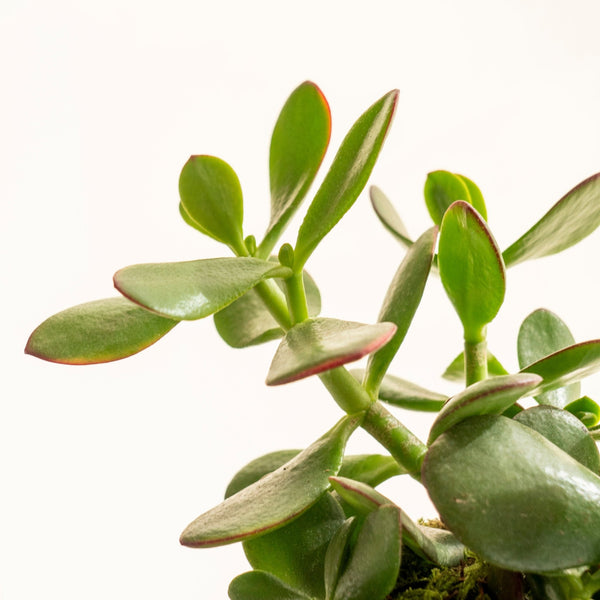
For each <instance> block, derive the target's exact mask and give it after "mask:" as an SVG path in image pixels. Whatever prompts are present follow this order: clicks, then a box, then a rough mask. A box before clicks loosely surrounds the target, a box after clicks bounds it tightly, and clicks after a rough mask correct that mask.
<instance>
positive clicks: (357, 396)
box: [319, 367, 371, 415]
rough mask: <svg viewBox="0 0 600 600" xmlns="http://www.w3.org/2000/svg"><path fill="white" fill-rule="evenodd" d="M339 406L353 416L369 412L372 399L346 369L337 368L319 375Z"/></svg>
mask: <svg viewBox="0 0 600 600" xmlns="http://www.w3.org/2000/svg"><path fill="white" fill-rule="evenodd" d="M319 379H320V380H321V381H322V382H323V385H324V386H325V387H326V388H327V390H328V391H329V393H330V394H331V395H332V396H333V399H334V400H335V401H336V402H337V403H338V406H339V407H340V408H341V409H342V410H343V411H345V412H346V413H348V414H349V415H353V414H355V413H358V412H362V411H365V410H368V409H369V407H370V406H371V398H370V397H369V394H367V392H366V391H365V389H364V388H363V387H362V385H360V383H359V382H358V381H357V380H356V379H354V377H352V375H350V373H349V372H348V371H347V370H346V369H345V368H344V367H337V368H336V369H331V370H329V371H325V372H324V373H321V374H320V375H319Z"/></svg>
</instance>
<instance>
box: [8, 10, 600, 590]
mask: <svg viewBox="0 0 600 600" xmlns="http://www.w3.org/2000/svg"><path fill="white" fill-rule="evenodd" d="M599 19H600V4H598V3H597V2H596V1H595V0H569V2H566V1H561V0H557V1H552V2H544V1H541V0H540V1H535V0H509V1H505V2H482V1H481V0H474V1H468V0H456V1H454V2H445V1H443V0H437V1H432V0H424V1H422V2H405V1H402V0H396V1H384V0H371V1H370V2H354V1H349V0H345V1H344V2H341V1H332V2H327V1H325V0H320V1H315V0H305V1H304V2H298V3H291V2H282V1H279V2H275V1H272V2H269V1H265V0H254V1H253V2H242V1H230V2H228V1H221V2H219V3H216V2H207V1H205V0H194V1H183V0H173V1H171V2H169V3H168V4H167V3H159V2H152V1H148V0H146V1H144V2H142V1H127V0H125V1H123V0H119V1H116V0H105V1H104V2H91V1H85V0H84V1H75V0H72V1H71V2H69V1H67V0H53V1H52V2H47V1H45V0H30V1H27V0H0V56H1V57H2V58H0V61H1V65H2V68H1V73H2V84H1V86H2V87H1V92H0V107H1V110H0V165H1V167H0V168H1V177H0V198H1V207H2V211H1V215H2V219H1V221H0V223H1V225H0V226H1V228H2V234H1V236H0V249H1V260H2V309H3V326H2V335H1V340H2V341H1V352H2V355H1V356H2V378H1V382H2V390H3V393H2V399H1V412H0V483H1V491H0V599H1V600H37V599H38V598H50V599H57V600H58V599H60V600H81V599H83V598H85V599H86V600H101V599H102V600H104V599H106V598H111V599H115V600H125V599H127V600H130V599H132V598H144V599H145V600H159V599H161V600H162V599H165V598H169V599H178V600H186V599H189V600H191V599H196V600H199V599H203V600H204V599H218V598H226V589H227V585H228V582H229V580H230V579H231V578H233V576H235V575H236V574H238V573H241V572H242V571H244V570H246V569H247V566H246V563H245V559H244V557H243V552H242V550H241V548H240V547H239V546H231V547H225V548H219V549H214V550H190V549H187V548H183V547H181V546H180V545H179V543H178V537H179V534H180V532H181V531H182V529H183V528H184V527H185V525H187V523H188V522H189V521H191V520H192V519H193V518H195V517H196V516H197V515H199V514H200V513H201V512H203V511H205V510H207V509H208V508H210V507H212V506H213V505H215V504H217V503H218V502H219V501H220V499H221V498H222V494H223V490H224V488H225V486H226V484H227V482H228V481H229V479H230V477H231V476H232V475H233V473H235V471H236V470H237V469H238V468H240V467H241V466H242V465H244V464H245V463H246V462H248V461H249V460H250V459H252V458H255V457H256V456H259V455H261V454H263V453H266V452H269V451H272V450H275V449H280V448H293V447H304V446H306V445H308V444H310V443H311V442H312V441H313V440H314V439H316V438H317V437H319V436H320V435H321V434H322V433H323V432H324V431H325V430H326V429H328V428H329V427H331V426H332V425H333V424H334V423H335V422H336V421H337V419H339V418H340V416H341V412H340V410H339V409H338V408H337V406H336V405H335V404H334V403H333V402H332V401H331V400H330V399H329V397H328V395H327V393H326V392H325V390H324V388H322V386H321V385H320V383H319V381H318V380H316V379H314V380H311V379H308V380H305V381H302V382H298V383H295V384H292V385H289V386H285V387H281V388H275V389H268V388H266V387H265V385H264V379H265V376H266V372H267V369H268V365H269V363H270V360H271V356H272V354H273V352H274V350H275V347H276V346H275V344H274V343H271V344H267V345H265V346H260V347H256V348H250V349H246V350H233V349H231V348H229V347H227V346H226V345H225V344H224V343H223V342H222V341H221V340H220V338H219V337H218V335H217V334H216V332H215V330H214V326H213V324H212V320H211V319H210V318H209V319H206V320H204V321H196V322H192V323H182V324H181V325H179V326H177V327H176V328H175V329H174V330H173V331H172V332H171V333H170V334H169V335H167V336H166V337H165V338H164V339H162V340H161V341H160V342H159V343H157V344H156V345H155V346H152V347H151V348H149V349H148V350H146V351H144V352H143V353H141V354H138V355H136V356H134V357H132V358H129V359H127V360H124V361H119V362H116V363H112V364H107V365H98V366H91V367H66V366H62V365H55V364H50V363H45V362H43V361H40V360H37V359H34V358H32V357H29V356H24V355H23V347H24V345H25V342H26V340H27V337H28V335H29V333H30V332H31V331H32V330H33V329H34V328H35V327H36V326H37V325H38V324H39V323H40V322H41V321H42V320H44V319H45V318H46V317H48V316H49V315H51V314H53V313H55V312H58V311H59V310H62V309H64V308H67V307H69V306H72V305H75V304H78V303H81V302H85V301H88V300H92V299H97V298H104V297H109V296H112V295H114V294H116V292H115V291H114V290H113V288H112V279H111V278H112V274H113V272H114V271H116V270H117V269H118V268H120V267H122V266H125V265H129V264H135V263H140V262H155V261H173V260H191V259H195V258H204V257H210V256H220V255H222V253H223V248H221V247H220V246H219V245H218V244H217V243H216V242H214V241H212V240H210V239H208V238H204V237H203V236H202V235H201V234H199V233H197V232H196V231H194V230H192V229H191V228H189V227H188V226H186V225H185V224H184V223H183V222H182V221H181V219H180V217H179V215H178V210H177V205H178V192H177V181H178V176H179V171H180V169H181V167H182V165H183V164H184V162H185V161H186V160H187V158H188V156H189V155H190V154H214V155H216V156H219V157H221V158H223V159H225V160H226V161H227V162H229V163H230V164H231V165H232V166H233V168H234V169H235V170H236V171H237V173H238V175H239V177H240V180H241V182H242V187H243V190H244V195H245V232H246V233H254V234H255V235H256V236H257V237H259V238H260V236H261V235H262V233H263V232H264V228H265V226H266V223H267V220H268V214H269V190H268V172H267V164H268V148H269V139H270V135H271V131H272V127H273V124H274V122H275V119H276V117H277V114H278V111H279V110H280V108H281V106H282V105H283V103H284V102H285V100H286V98H287V96H288V94H289V93H290V92H291V91H292V90H293V89H294V88H295V87H296V86H297V85H298V84H300V83H301V82H302V81H304V80H306V79H310V80H313V81H315V82H316V83H317V84H318V85H319V86H320V87H321V89H322V90H323V92H324V94H325V95H326V97H327V98H328V100H329V102H330V105H331V110H332V115H333V133H332V141H331V146H330V152H329V153H328V156H327V158H326V160H325V165H324V169H326V167H327V166H328V164H329V163H330V161H331V158H332V156H333V155H334V153H335V150H336V148H337V146H338V145H339V143H340V141H341V140H342V138H343V136H344V134H345V133H346V131H347V130H348V129H349V127H350V126H351V125H352V123H353V122H354V120H355V119H356V118H357V117H358V116H359V115H360V114H361V113H362V112H363V111H364V110H365V109H366V108H367V107H368V106H370V105H371V104H372V103H373V102H375V101H376V100H377V99H378V98H380V97H381V96H382V95H383V94H385V93H386V92H388V91H389V90H390V89H393V88H399V89H400V91H401V93H400V100H399V105H398V109H397V113H396V116H395V120H394V123H393V125H392V128H391V131H390V133H389V136H388V139H387V141H386V144H385V146H384V149H383V151H382V154H381V157H380V160H379V162H378V164H377V166H376V168H375V170H374V172H373V175H372V178H371V181H372V182H373V183H376V184H377V185H378V186H379V187H381V188H382V189H383V190H384V191H385V193H386V194H387V195H388V196H389V197H390V199H391V200H392V202H393V203H394V205H395V207H396V208H397V210H398V211H399V213H400V214H401V215H402V217H403V219H404V220H405V223H406V225H407V227H408V229H409V231H410V232H411V234H412V235H414V236H416V235H418V234H420V233H421V232H422V231H424V230H425V229H426V228H428V227H429V226H430V221H429V216H428V214H427V211H426V209H425V207H424V204H423V199H422V198H423V195H422V189H423V184H424V181H425V177H426V174H427V173H428V172H429V171H432V170H436V169H448V170H451V171H454V172H458V173H462V174H465V175H467V176H468V177H470V178H471V179H473V180H474V181H475V182H476V183H477V184H478V185H479V186H480V188H481V189H482V191H483V193H484V195H485V198H486V201H487V205H488V212H489V223H490V226H491V228H492V230H493V232H494V235H495V237H496V239H497V241H498V244H499V245H500V246H501V247H502V248H505V247H506V246H507V245H508V244H510V243H511V242H513V241H514V240H515V239H517V238H518V237H519V236H520V235H521V234H522V233H524V231H525V230H526V229H528V228H529V227H530V226H531V225H532V224H533V223H534V222H535V221H536V220H537V219H539V218H540V217H541V216H542V214H544V212H545V211H546V210H548V209H549V208H550V206H552V204H554V203H555V202H556V201H557V200H558V199H559V198H560V197H561V196H562V195H563V194H564V193H566V192H567V191H568V190H569V189H571V188H572V187H573V186H574V185H575V184H577V183H578V182H579V181H581V180H582V179H584V178H586V177H588V176H589V175H592V174H593V173H595V172H597V171H600V116H599V107H600V37H599V36H598V20H599ZM321 178H322V175H321V176H320V177H319V179H318V181H319V180H320V179H321ZM318 181H317V184H318ZM315 189H316V188H315ZM301 212H302V211H301ZM300 220H301V215H299V218H298V219H296V220H295V221H294V222H293V223H292V225H291V227H290V229H289V230H288V231H287V232H286V234H285V236H284V241H290V242H292V243H293V242H294V240H295V232H296V230H297V227H298V224H299V222H300ZM599 250H600V233H598V232H597V233H596V234H593V235H592V236H591V237H590V238H588V239H587V240H585V241H584V242H583V243H581V244H579V245H578V246H577V247H576V248H573V249H571V250H569V251H567V252H565V253H564V255H561V256H556V257H549V258H545V259H542V260H538V261H535V262H531V263H527V264H523V265H520V266H517V267H515V268H514V269H511V270H510V272H509V277H508V286H507V297H506V302H505V305H504V306H503V308H502V309H501V311H500V314H499V315H498V318H497V320H496V321H495V322H494V323H493V324H492V325H491V326H490V327H489V345H490V348H491V349H492V351H493V352H494V353H495V354H496V355H497V356H498V357H499V358H500V359H501V360H502V361H503V362H504V364H505V366H506V367H507V368H509V370H513V371H514V370H515V369H517V361H516V352H515V342H516V336H517V331H518V327H519V324H520V322H521V321H522V320H523V318H524V317H525V316H526V315H527V314H528V313H529V312H531V311H532V310H534V309H535V308H538V307H541V306H543V307H546V308H549V309H551V310H553V311H554V312H556V313H558V314H559V315H560V316H561V317H562V318H563V319H564V320H565V321H566V322H567V324H568V325H569V326H570V328H571V330H572V331H573V333H574V335H575V337H576V339H577V340H579V341H583V340H584V339H588V338H594V337H600V315H599V313H598V299H599V292H600V284H599V283H598V266H597V265H598V252H599ZM402 256H403V250H402V248H401V247H400V246H399V245H398V244H397V243H396V241H395V240H394V239H393V238H392V237H391V236H390V235H389V234H388V233H387V232H386V231H385V230H384V229H383V228H382V227H381V226H380V224H379V223H378V221H377V219H376V217H375V216H374V214H373V213H372V210H371V208H370V205H369V201H368V197H367V194H366V193H363V194H362V195H361V196H360V198H359V199H358V201H357V203H356V205H355V206H354V207H353V208H352V210H351V211H350V213H348V215H347V216H346V217H345V218H344V219H343V221H342V222H341V223H340V224H339V225H338V226H337V227H336V228H335V229H334V230H333V232H332V233H331V234H330V235H329V236H328V238H327V239H326V241H325V242H324V243H323V244H322V245H321V246H320V247H319V248H318V250H317V251H316V252H315V253H314V255H313V257H312V258H311V260H310V261H309V263H308V268H309V270H310V271H311V273H312V275H313V277H314V278H315V279H316V280H317V282H318V284H319V286H320V288H321V292H322V295H323V311H322V314H323V315H324V316H329V317H338V318H343V319H349V320H354V321H361V322H366V323H369V322H374V321H375V320H376V318H377V314H378V312H379V307H380V303H381V300H382V298H383V294H384V293H385V290H386V288H387V285H388V283H389V281H390V280H391V278H392V276H393V273H394V271H395V270H396V268H397V266H398V264H399V262H400V260H401V259H402ZM460 348H461V330H460V327H459V323H458V319H457V318H456V316H455V315H454V314H453V311H452V309H451V307H450V305H449V303H448V301H447V299H446V298H445V296H444V293H443V290H442V289H441V285H440V283H439V280H436V279H433V280H432V281H431V282H430V283H429V284H428V286H427V289H426V292H425V297H424V300H423V303H422V306H421V308H420V310H419V313H418V316H417V317H416V318H415V320H414V323H413V326H412V327H411V330H410V332H409V334H408V336H407V338H406V341H405V344H404V345H403V347H402V348H401V350H400V352H399V353H398V356H397V358H396V360H395V361H394V363H393V365H392V368H391V371H392V372H393V373H395V374H397V375H400V376H402V377H405V378H408V379H411V380H413V381H415V382H417V383H420V384H421V385H425V386H427V387H429V388H432V389H435V390H438V391H441V392H444V393H447V394H449V395H450V394H452V393H454V392H455V391H456V390H457V388H456V386H455V385H453V384H450V383H448V382H445V381H444V380H442V379H441V378H440V376H439V375H440V373H441V372H442V371H443V370H444V368H445V367H446V365H447V364H448V362H449V361H450V360H451V359H452V358H454V356H455V355H456V354H457V353H458V352H459V350H460ZM584 391H585V392H586V393H587V394H588V395H590V396H591V397H595V398H596V399H600V378H598V377H596V378H593V377H592V378H590V379H589V380H587V381H586V382H584ZM395 412H396V413H397V414H398V416H399V418H401V419H402V420H403V421H404V422H405V423H406V424H408V425H409V426H410V427H411V428H413V429H414V430H415V431H416V432H417V433H418V434H419V435H420V436H422V437H425V436H426V432H427V426H428V423H430V422H431V417H429V416H419V415H413V414H409V413H403V412H402V411H399V410H398V411H395ZM350 450H351V451H353V452H354V451H358V452H363V451H378V450H379V448H378V446H377V444H376V443H375V442H373V441H371V440H370V439H369V438H368V436H366V434H363V433H360V432H359V433H357V434H356V435H355V436H354V438H353V439H352V440H351V444H350ZM382 489H383V490H384V492H385V493H386V494H388V495H389V496H391V497H392V498H393V499H394V500H395V501H396V502H397V503H398V504H399V505H400V506H402V507H404V508H405V509H406V510H407V511H408V513H409V514H411V515H412V516H413V517H415V518H417V517H419V516H421V515H422V516H432V515H434V514H435V511H434V509H433V508H432V507H431V506H430V504H429V503H428V500H427V497H426V494H424V493H423V492H422V491H421V490H420V489H419V486H418V485H416V484H414V483H412V482H411V481H407V479H406V478H398V479H397V480H394V481H391V482H389V483H386V484H385V485H384V486H383V488H382ZM499 518H502V516H499Z"/></svg>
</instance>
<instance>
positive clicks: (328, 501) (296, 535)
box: [244, 493, 345, 598]
mask: <svg viewBox="0 0 600 600" xmlns="http://www.w3.org/2000/svg"><path fill="white" fill-rule="evenodd" d="M344 520H345V517H344V511H343V510H342V507H341V506H340V505H339V503H338V502H337V501H336V500H335V499H334V498H333V496H332V495H331V494H328V493H327V494H325V495H324V496H323V497H322V498H321V499H320V500H319V501H318V502H317V503H316V504H315V505H314V506H311V507H310V508H309V509H308V510H307V511H306V512H305V513H303V514H302V515H300V516H299V517H298V518H297V519H295V520H294V521H292V522H291V523H289V524H287V525H285V526H284V527H280V528H279V529H277V530H276V531H273V532H271V533H267V534H266V535H261V536H260V537H257V538H254V539H251V540H247V541H245V542H244V552H245V554H246V558H247V559H248V562H249V563H250V564H251V565H252V567H253V568H254V569H258V570H262V571H267V572H269V573H271V574H273V575H275V576H276V577H278V578H279V579H280V580H281V581H283V582H284V583H286V584H287V585H289V586H290V587H292V588H294V589H295V590H299V591H301V592H303V593H305V594H306V595H308V596H309V597H311V598H322V597H323V596H324V595H325V570H324V564H325V553H326V551H327V546H328V544H329V541H330V540H331V538H332V537H333V535H334V534H335V532H336V531H337V530H338V529H339V528H340V527H341V526H342V525H343V523H344Z"/></svg>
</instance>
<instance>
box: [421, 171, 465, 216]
mask: <svg viewBox="0 0 600 600" xmlns="http://www.w3.org/2000/svg"><path fill="white" fill-rule="evenodd" d="M423 193H424V194H425V204H426V205H427V210H428V211H429V215H430V216H431V219H432V220H433V222H434V223H435V224H436V225H440V224H441V222H442V219H443V218H444V214H445V213H446V211H447V210H448V208H450V205H451V204H453V203H454V202H456V201H457V200H463V201H464V202H468V203H469V204H471V195H470V194H469V189H468V188H467V185H466V183H465V182H464V181H463V180H462V179H461V178H460V177H458V176H457V175H454V173H450V172H449V171H433V172H432V173H429V174H428V175H427V179H426V180H425V188H424V190H423Z"/></svg>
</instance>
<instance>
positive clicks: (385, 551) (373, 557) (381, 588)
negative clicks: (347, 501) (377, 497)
mask: <svg viewBox="0 0 600 600" xmlns="http://www.w3.org/2000/svg"><path fill="white" fill-rule="evenodd" d="M401 530H402V526H401V524H400V510H399V509H398V508H397V507H396V506H391V505H386V506H382V507H380V508H378V509H377V510H374V511H373V512H371V513H370V514H369V515H368V516H367V518H366V519H365V521H364V523H363V524H362V527H361V529H360V531H359V533H358V536H357V538H356V542H355V543H354V544H353V545H352V548H351V549H350V555H349V558H348V561H347V563H346V565H345V568H344V570H343V572H342V573H341V575H340V577H339V579H338V583H337V585H336V588H335V592H334V594H333V600H383V599H384V598H385V597H386V595H387V594H389V593H390V592H391V591H392V589H393V587H394V584H395V583H396V578H397V577H398V571H399V570H400V553H401V549H402V540H401Z"/></svg>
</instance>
